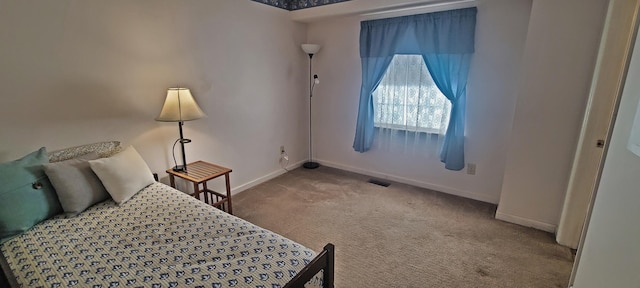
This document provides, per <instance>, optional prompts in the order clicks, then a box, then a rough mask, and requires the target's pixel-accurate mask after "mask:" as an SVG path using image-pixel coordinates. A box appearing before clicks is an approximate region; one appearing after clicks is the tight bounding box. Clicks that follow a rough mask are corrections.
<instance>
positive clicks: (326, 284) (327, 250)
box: [0, 243, 335, 288]
mask: <svg viewBox="0 0 640 288" xmlns="http://www.w3.org/2000/svg"><path fill="white" fill-rule="evenodd" d="M334 251H335V247H334V246H333V244H331V243H329V244H327V245H326V246H324V248H323V249H322V252H320V254H318V256H316V258H313V260H311V262H310V263H309V265H307V266H305V267H304V268H302V270H301V271H300V272H299V273H298V274H297V275H296V276H295V277H293V279H291V281H289V283H287V284H286V285H285V286H284V288H304V284H306V283H307V282H309V280H311V279H312V278H313V277H314V276H316V274H318V272H320V271H322V288H334V286H333V273H334V272H333V266H334V262H335V261H334ZM0 255H2V254H0ZM0 272H2V273H0V287H10V286H9V285H10V284H9V280H7V276H5V274H4V271H2V269H0Z"/></svg>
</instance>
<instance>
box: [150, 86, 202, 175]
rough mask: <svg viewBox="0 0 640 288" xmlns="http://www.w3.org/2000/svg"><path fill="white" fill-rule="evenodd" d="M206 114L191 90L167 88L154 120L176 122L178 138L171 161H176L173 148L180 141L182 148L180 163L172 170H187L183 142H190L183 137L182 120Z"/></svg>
mask: <svg viewBox="0 0 640 288" xmlns="http://www.w3.org/2000/svg"><path fill="white" fill-rule="evenodd" d="M206 116H207V115H205V114H204V112H202V110H200V107H199V106H198V103H196V100H195V99H193V96H192V95H191V91H189V89H187V88H169V90H168V91H167V98H166V99H165V101H164V105H163V106H162V111H160V115H159V116H158V117H157V118H156V121H162V122H178V129H179V130H180V138H178V140H176V142H174V143H173V161H174V162H176V156H175V149H176V144H177V143H178V142H180V148H181V149H182V165H178V163H175V165H176V166H174V167H173V171H176V172H187V157H186V156H185V153H184V144H186V143H191V139H185V138H184V135H183V134H182V125H184V121H191V120H196V119H200V118H202V117H206Z"/></svg>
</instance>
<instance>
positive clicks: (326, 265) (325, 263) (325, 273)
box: [284, 243, 335, 288]
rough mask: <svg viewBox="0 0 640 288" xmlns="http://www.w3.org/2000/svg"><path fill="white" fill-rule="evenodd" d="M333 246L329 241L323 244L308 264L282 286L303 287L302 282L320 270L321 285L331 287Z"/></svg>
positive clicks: (325, 287) (307, 280) (333, 261)
mask: <svg viewBox="0 0 640 288" xmlns="http://www.w3.org/2000/svg"><path fill="white" fill-rule="evenodd" d="M334 251H335V247H334V246H333V244H331V243H329V244H327V245H325V246H324V248H323V249H322V252H320V254H318V256H316V258H313V260H311V262H310V263H309V265H307V266H305V267H304V268H303V269H302V271H300V273H298V274H296V276H295V277H293V279H291V281H289V283H287V284H286V285H284V288H304V284H305V283H307V282H309V280H311V279H312V278H313V277H314V276H315V275H316V274H318V272H320V271H322V287H323V288H334V287H333V266H334V263H335V260H334Z"/></svg>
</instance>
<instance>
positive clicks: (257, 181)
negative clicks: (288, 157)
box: [231, 160, 307, 195]
mask: <svg viewBox="0 0 640 288" xmlns="http://www.w3.org/2000/svg"><path fill="white" fill-rule="evenodd" d="M304 162H307V160H302V161H298V162H296V163H293V164H291V165H289V166H287V170H293V169H296V168H298V167H300V166H302V163H304ZM284 173H287V171H285V170H284V169H278V170H277V171H273V172H271V173H269V174H267V175H264V176H262V177H260V178H257V179H254V180H251V181H249V182H247V183H244V184H242V185H240V186H236V187H231V194H232V195H236V194H238V193H240V192H242V191H244V190H247V189H249V188H252V187H254V186H258V185H260V184H262V183H264V182H267V181H269V180H271V179H273V178H276V177H278V176H280V175H282V174H284Z"/></svg>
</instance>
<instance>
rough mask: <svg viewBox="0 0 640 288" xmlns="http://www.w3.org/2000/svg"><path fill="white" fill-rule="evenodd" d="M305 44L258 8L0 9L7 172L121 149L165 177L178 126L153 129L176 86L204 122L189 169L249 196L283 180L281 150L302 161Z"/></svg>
mask: <svg viewBox="0 0 640 288" xmlns="http://www.w3.org/2000/svg"><path fill="white" fill-rule="evenodd" d="M305 37H306V27H305V25H303V24H297V23H294V22H292V21H291V20H289V14H288V12H287V11H284V10H281V9H277V8H273V7H270V6H267V5H263V4H259V3H255V2H252V1H229V0H201V1H198V0H185V1H170V0H154V1H128V0H115V1H77V0H56V1H36V0H26V1H25V0H0V87H2V92H1V95H0V119H1V121H0V139H1V140H0V161H6V160H11V159H15V158H17V157H20V156H22V155H24V154H26V153H28V152H30V151H32V150H34V149H37V148H38V147H41V146H46V147H47V148H48V149H49V150H54V149H60V148H63V147H69V146H73V145H79V144H86V143H92V142H96V141H102V140H120V141H122V142H124V143H125V144H133V145H135V146H136V148H137V150H138V151H139V152H140V153H141V154H142V156H143V157H144V159H145V160H146V161H147V162H148V163H149V165H150V166H151V168H152V170H153V171H154V172H159V173H160V175H161V176H163V175H166V174H165V173H164V170H165V169H167V168H168V167H171V166H173V160H172V159H171V144H172V143H173V141H174V140H175V139H176V138H177V137H178V131H177V124H175V123H160V122H155V121H154V118H155V117H156V116H157V114H158V113H159V112H160V108H161V107H162V103H163V101H164V98H165V96H166V89H167V88H169V87H174V86H176V85H180V86H185V87H188V88H191V90H192V92H193V94H194V96H195V98H196V100H197V101H198V102H199V104H200V106H201V107H202V109H203V110H204V111H205V113H207V114H208V118H206V119H201V120H197V121H192V122H187V123H186V125H185V134H186V135H185V136H186V137H188V138H191V139H192V140H193V143H191V144H188V145H187V160H188V161H189V160H190V161H195V160H198V159H202V160H207V161H212V162H215V163H220V164H222V165H226V166H229V167H231V168H233V170H234V172H233V173H232V174H231V180H232V186H233V187H234V188H240V189H242V188H244V187H246V186H243V185H244V184H247V183H249V184H250V183H251V182H252V181H255V180H260V179H262V178H263V177H270V176H273V175H275V174H277V173H279V171H282V170H281V169H280V166H279V164H278V158H279V147H280V145H282V144H284V145H285V146H286V148H287V151H288V152H289V155H290V158H291V160H292V163H295V162H298V161H302V160H303V159H305V155H306V141H305V139H306V136H305V135H306V132H307V130H306V126H305V122H302V123H300V122H301V121H300V119H304V118H305V117H306V113H305V112H304V111H305V109H304V107H306V105H307V104H306V102H305V101H306V98H305V97H304V93H305V92H304V91H305V90H304V88H305V87H306V86H305V85H304V84H305V81H304V80H305V79H306V73H305V71H306V70H305V68H306V65H305V64H306V62H305V60H306V58H305V55H304V53H303V52H302V51H301V50H300V48H299V44H300V43H302V42H304V41H305ZM218 186H220V185H218Z"/></svg>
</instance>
